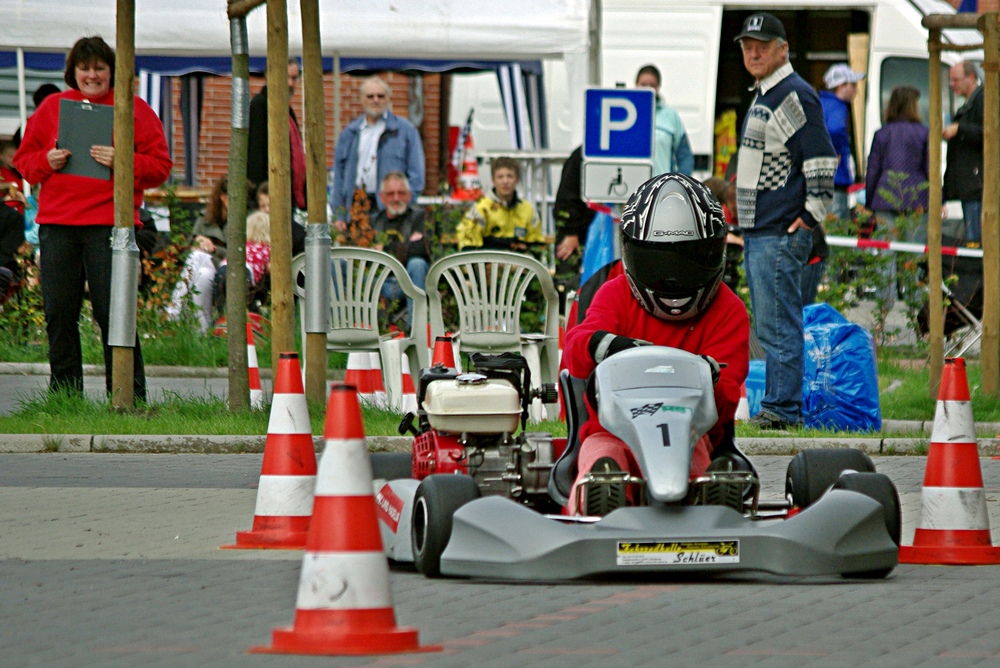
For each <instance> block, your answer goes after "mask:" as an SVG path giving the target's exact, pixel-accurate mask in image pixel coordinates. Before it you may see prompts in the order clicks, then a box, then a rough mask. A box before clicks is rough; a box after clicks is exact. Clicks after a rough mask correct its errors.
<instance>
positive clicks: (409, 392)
mask: <svg viewBox="0 0 1000 668" xmlns="http://www.w3.org/2000/svg"><path fill="white" fill-rule="evenodd" d="M402 357H403V359H402V361H401V364H400V366H401V368H402V370H403V403H402V412H403V413H404V414H406V413H414V414H416V412H417V390H416V388H415V387H414V386H413V375H412V374H411V373H410V360H409V359H408V358H407V357H406V353H403V354H402Z"/></svg>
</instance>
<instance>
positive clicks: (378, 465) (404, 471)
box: [372, 452, 413, 480]
mask: <svg viewBox="0 0 1000 668" xmlns="http://www.w3.org/2000/svg"><path fill="white" fill-rule="evenodd" d="M412 477H413V455H411V454H410V453H409V452H373V453H372V478H374V479H375V480H380V479H381V480H399V479H401V478H412Z"/></svg>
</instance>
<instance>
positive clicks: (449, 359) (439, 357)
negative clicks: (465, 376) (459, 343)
mask: <svg viewBox="0 0 1000 668" xmlns="http://www.w3.org/2000/svg"><path fill="white" fill-rule="evenodd" d="M438 364H441V365H443V366H445V367H446V368H449V369H458V364H457V361H456V360H455V346H454V345H453V342H452V338H451V334H445V335H444V336H438V337H435V338H434V355H433V356H432V357H431V366H436V365H438Z"/></svg>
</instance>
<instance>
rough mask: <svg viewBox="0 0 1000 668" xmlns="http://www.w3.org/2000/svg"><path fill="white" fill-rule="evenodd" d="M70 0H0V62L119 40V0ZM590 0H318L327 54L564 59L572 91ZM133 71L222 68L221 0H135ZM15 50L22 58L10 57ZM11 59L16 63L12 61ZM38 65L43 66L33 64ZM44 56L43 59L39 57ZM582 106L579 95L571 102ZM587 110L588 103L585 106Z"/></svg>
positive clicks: (295, 37)
mask: <svg viewBox="0 0 1000 668" xmlns="http://www.w3.org/2000/svg"><path fill="white" fill-rule="evenodd" d="M73 4H76V3H67V2H66V0H0V9H2V11H3V16H4V24H5V25H4V30H3V31H0V62H3V61H4V60H6V61H7V63H8V64H7V65H6V66H8V67H10V66H11V65H13V64H14V62H16V65H17V68H18V70H19V73H20V74H19V80H20V85H19V88H20V90H19V93H20V99H21V116H22V122H23V117H24V115H25V113H26V108H25V104H24V100H25V96H26V91H25V90H24V76H23V71H24V69H25V68H26V67H27V68H32V67H37V68H38V69H53V62H54V60H55V59H57V58H58V57H59V56H60V55H62V54H65V52H66V51H67V50H68V49H69V47H70V46H71V45H72V44H73V43H74V42H75V41H76V40H77V39H78V38H80V37H82V36H84V35H94V34H98V35H102V36H103V37H105V39H107V40H108V41H109V42H110V43H112V44H113V43H114V34H115V7H116V3H115V0H89V1H88V2H87V3H79V5H78V7H79V10H78V11H77V10H74V9H72V8H71V6H72V5H73ZM589 6H590V2H589V0H507V1H506V2H502V3H499V2H491V1H489V0H461V1H459V0H368V1H366V2H356V1H355V2H350V1H348V0H320V17H321V18H320V21H321V25H320V34H321V36H322V51H323V55H324V56H325V57H326V58H336V59H339V58H344V57H368V58H381V59H423V60H425V61H427V60H429V61H451V62H453V63H454V64H455V65H459V66H460V65H462V64H463V63H462V61H475V62H477V63H482V62H484V61H501V62H511V61H522V60H538V59H550V58H561V59H564V60H566V64H567V71H568V77H569V79H570V81H569V82H568V83H569V84H570V86H571V87H570V90H577V89H582V88H583V87H584V86H585V85H586V81H587V49H588V14H589V8H590V7H589ZM288 26H289V52H290V53H291V54H301V53H302V21H301V16H300V14H299V5H298V3H296V2H294V0H292V2H289V6H288ZM247 29H248V33H249V44H250V53H251V55H252V56H264V55H265V54H266V52H267V37H266V35H267V25H266V12H264V11H263V9H262V8H258V9H256V10H254V11H252V12H251V13H250V14H249V16H248V17H247ZM135 53H136V59H137V70H149V71H159V72H170V73H182V72H191V71H209V72H211V71H219V69H220V62H221V63H222V65H221V66H222V67H225V65H224V62H225V61H224V60H221V61H220V59H225V58H227V57H228V56H229V54H230V42H229V21H228V19H227V15H226V2H225V0H212V1H208V0H136V18H135ZM14 54H16V59H15V57H13V56H14ZM11 61H14V62H11ZM34 63H38V64H34ZM41 63H47V65H42V64H41ZM570 103H571V104H577V105H582V101H575V100H573V101H570ZM579 112H580V114H582V107H581V109H580V110H579Z"/></svg>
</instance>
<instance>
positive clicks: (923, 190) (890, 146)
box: [865, 86, 928, 241]
mask: <svg viewBox="0 0 1000 668" xmlns="http://www.w3.org/2000/svg"><path fill="white" fill-rule="evenodd" d="M918 99H920V91H918V90H917V89H916V88H913V87H912V86H898V87H896V88H894V89H893V91H892V95H891V96H890V97H889V104H887V105H886V108H885V124H884V125H883V126H882V127H881V128H880V129H879V130H878V132H876V133H875V138H874V139H873V140H872V149H871V153H870V154H869V156H868V174H867V176H866V177H865V196H866V198H867V202H868V208H869V209H870V210H871V211H872V212H873V213H874V214H875V217H876V225H877V226H878V227H882V228H889V229H890V230H891V229H893V228H895V226H896V220H897V219H898V218H900V217H904V216H911V215H912V214H917V215H918V216H919V219H918V224H917V225H916V226H915V227H916V228H918V229H919V231H918V229H914V230H913V231H912V232H910V234H909V235H907V236H909V237H910V238H909V239H907V240H917V241H919V238H921V237H922V238H924V239H926V235H927V232H926V220H927V136H928V130H927V126H926V125H924V124H923V123H921V122H920V113H919V111H918V110H917V100H918Z"/></svg>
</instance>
